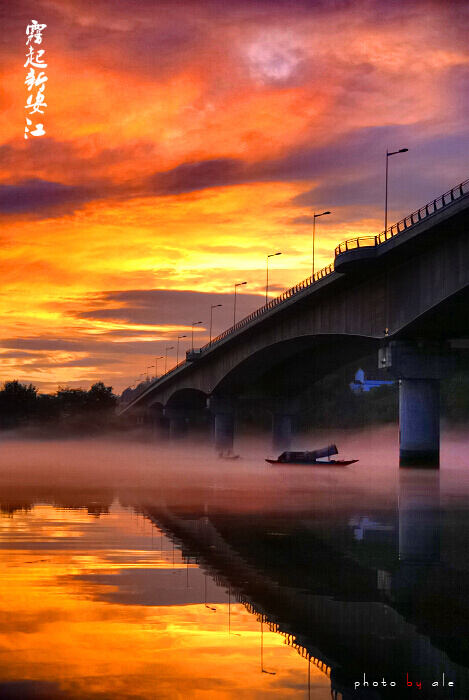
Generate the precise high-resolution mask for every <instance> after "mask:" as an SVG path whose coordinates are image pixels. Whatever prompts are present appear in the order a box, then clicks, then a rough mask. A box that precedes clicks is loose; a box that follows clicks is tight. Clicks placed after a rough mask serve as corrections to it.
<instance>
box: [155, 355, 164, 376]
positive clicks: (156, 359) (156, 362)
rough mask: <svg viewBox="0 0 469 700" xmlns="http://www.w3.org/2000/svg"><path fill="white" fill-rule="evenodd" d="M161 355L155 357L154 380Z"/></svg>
mask: <svg viewBox="0 0 469 700" xmlns="http://www.w3.org/2000/svg"><path fill="white" fill-rule="evenodd" d="M162 359H163V355H159V356H158V357H155V379H156V378H157V376H158V360H162Z"/></svg>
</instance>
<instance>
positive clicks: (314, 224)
mask: <svg viewBox="0 0 469 700" xmlns="http://www.w3.org/2000/svg"><path fill="white" fill-rule="evenodd" d="M330 213H331V212H330V211H323V212H322V214H313V268H312V270H313V274H312V275H311V277H312V281H313V282H314V238H315V234H316V219H317V218H318V216H325V215H326V214H330Z"/></svg>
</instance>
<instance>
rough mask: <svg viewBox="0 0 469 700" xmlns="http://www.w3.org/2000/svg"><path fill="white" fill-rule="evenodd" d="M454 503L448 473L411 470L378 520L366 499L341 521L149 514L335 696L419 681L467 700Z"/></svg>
mask: <svg viewBox="0 0 469 700" xmlns="http://www.w3.org/2000/svg"><path fill="white" fill-rule="evenodd" d="M454 505H455V504H454V503H450V504H449V507H448V503H447V502H445V503H444V504H442V501H441V496H440V475H439V473H438V472H426V473H424V474H421V473H419V472H415V471H409V472H405V473H403V474H401V478H400V483H399V496H398V499H397V502H396V500H393V499H392V498H391V499H390V501H389V502H388V503H387V505H386V507H385V508H383V505H382V504H381V506H380V509H376V510H375V517H369V516H366V517H361V516H360V514H359V512H358V514H357V508H360V506H359V502H357V503H356V504H354V505H352V506H349V508H348V509H344V510H343V512H342V513H340V514H339V516H338V517H337V513H336V514H335V515H334V516H333V517H332V518H331V519H329V518H328V517H327V516H326V517H325V516H324V513H322V514H321V515H319V514H318V513H317V512H316V513H309V514H307V513H303V514H302V515H301V519H300V520H295V519H292V518H290V519H289V520H287V521H285V519H284V518H279V517H275V514H274V515H273V516H263V517H256V516H252V515H250V516H249V517H248V518H246V516H235V515H233V514H230V515H223V514H220V513H219V512H217V511H216V510H214V512H210V509H209V507H208V506H207V505H205V506H204V507H202V506H201V507H200V508H199V509H196V508H194V509H192V510H191V511H189V512H188V511H186V512H184V510H181V509H180V508H176V509H172V508H170V507H166V506H164V507H163V506H161V507H159V508H157V509H155V508H154V507H147V506H145V507H143V508H142V512H143V513H144V514H145V516H146V517H147V518H149V519H151V521H152V522H153V523H154V524H155V525H157V527H158V528H160V529H162V530H163V531H164V532H165V534H166V535H167V536H168V537H170V538H171V539H173V540H174V541H175V542H177V544H178V546H180V547H181V548H182V551H183V554H185V556H193V557H195V560H196V562H197V563H198V565H199V566H201V567H202V568H203V569H204V570H205V571H206V572H207V574H209V575H210V576H211V577H212V578H213V579H214V580H215V582H216V583H217V585H219V586H221V587H222V588H224V589H226V590H227V591H228V593H229V595H230V596H231V595H233V596H234V598H235V599H236V600H237V601H238V602H241V603H242V604H243V605H244V606H245V608H246V609H247V610H248V611H249V612H251V613H253V614H254V615H256V616H257V619H258V621H259V623H260V624H261V626H262V625H266V626H267V628H268V629H269V630H270V631H273V632H276V633H278V634H281V635H282V636H284V638H285V643H286V644H288V645H290V646H292V647H293V648H294V649H296V650H297V651H298V653H299V654H300V655H301V656H302V657H304V658H305V659H306V660H307V661H308V662H309V664H313V665H315V666H316V667H317V668H318V669H320V670H321V671H323V672H324V673H325V674H327V676H329V677H330V679H331V693H332V696H333V697H334V698H343V699H344V700H348V699H350V698H362V697H363V698H388V697H393V698H397V697H403V696H406V695H407V693H409V694H411V693H413V692H415V687H413V688H410V687H408V686H407V681H406V674H409V678H414V680H417V681H418V682H420V683H422V688H424V691H425V694H422V697H427V698H433V697H435V698H442V697H444V698H460V699H462V698H464V699H467V698H468V697H469V669H468V665H467V649H468V648H469V628H468V627H467V626H465V624H464V623H463V622H462V620H466V621H467V613H468V611H469V587H468V583H467V570H468V568H469V560H468V556H467V551H466V553H465V554H463V556H462V557H461V553H462V551H461V550H460V549H458V547H457V546H456V547H453V545H454V544H455V542H454V537H455V536H456V537H457V536H458V535H457V534H456V533H458V532H459V533H460V531H459V530H458V528H459V525H460V524H461V517H462V515H463V516H464V517H465V516H466V510H467V508H465V509H464V513H463V514H462V513H460V512H458V508H457V507H454ZM443 506H444V507H443ZM367 510H368V513H369V512H370V504H368V506H367ZM357 521H358V522H361V528H360V534H358V531H357V528H356V524H357ZM318 526H319V527H318ZM466 529H467V528H466ZM465 534H466V533H465ZM459 536H460V537H461V535H460V534H459ZM463 540H464V536H462V539H461V542H462V541H463ZM459 546H460V547H462V544H461V543H460V545H459ZM458 616H459V618H460V619H461V622H460V623H458V621H457V620H458ZM261 663H262V661H261ZM262 670H263V671H264V672H267V673H268V672H269V670H264V669H262ZM364 674H366V678H367V679H369V680H368V681H367V683H368V682H369V687H367V686H366V685H365V687H363V678H364ZM442 679H446V681H445V684H446V685H445V689H444V690H443V689H442V687H441V684H442ZM391 683H393V684H394V685H391ZM436 683H438V685H435V684H436ZM448 683H452V684H453V685H450V686H449V685H448Z"/></svg>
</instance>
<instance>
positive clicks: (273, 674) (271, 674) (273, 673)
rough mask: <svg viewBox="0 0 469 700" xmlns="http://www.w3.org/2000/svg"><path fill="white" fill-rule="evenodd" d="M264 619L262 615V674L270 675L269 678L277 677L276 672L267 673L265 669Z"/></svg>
mask: <svg viewBox="0 0 469 700" xmlns="http://www.w3.org/2000/svg"><path fill="white" fill-rule="evenodd" d="M263 625H264V617H263V615H261V673H268V674H269V676H275V675H276V673H275V671H267V670H266V669H265V668H264V627H263Z"/></svg>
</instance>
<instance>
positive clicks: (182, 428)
mask: <svg viewBox="0 0 469 700" xmlns="http://www.w3.org/2000/svg"><path fill="white" fill-rule="evenodd" d="M164 415H165V417H166V418H168V419H169V439H170V440H180V439H181V438H184V437H186V436H187V415H186V412H185V411H184V409H182V408H165V409H164Z"/></svg>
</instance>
